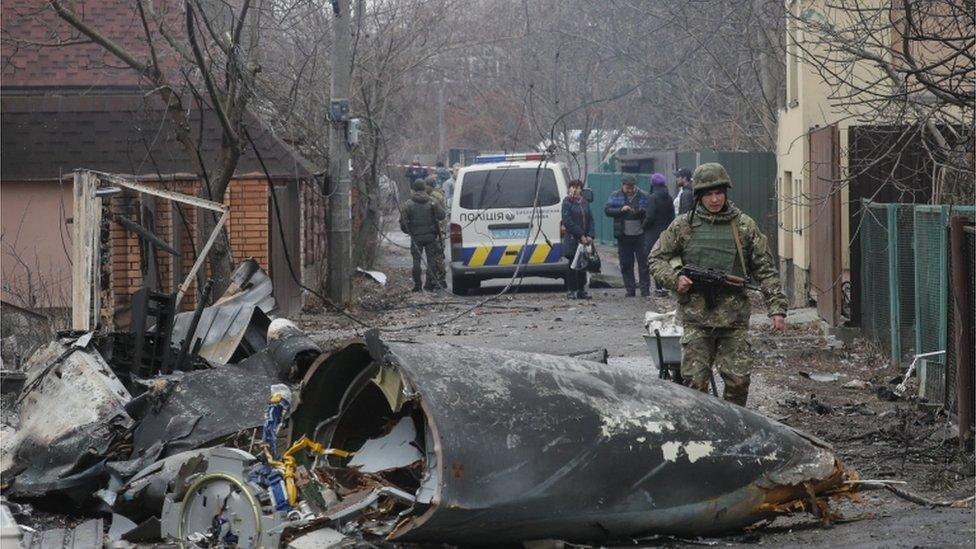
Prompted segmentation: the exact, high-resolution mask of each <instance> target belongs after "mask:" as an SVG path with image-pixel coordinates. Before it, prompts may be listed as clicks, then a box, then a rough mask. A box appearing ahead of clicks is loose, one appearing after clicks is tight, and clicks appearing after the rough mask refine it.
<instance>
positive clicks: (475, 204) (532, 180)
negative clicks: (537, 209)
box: [460, 168, 559, 210]
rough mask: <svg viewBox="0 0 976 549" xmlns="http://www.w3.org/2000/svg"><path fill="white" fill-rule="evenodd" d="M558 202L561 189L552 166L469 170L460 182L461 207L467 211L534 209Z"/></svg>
mask: <svg viewBox="0 0 976 549" xmlns="http://www.w3.org/2000/svg"><path fill="white" fill-rule="evenodd" d="M537 177H538V180H539V194H538V196H539V200H538V205H539V206H553V205H555V204H559V189H558V188H557V187H556V177H555V175H554V173H553V171H552V170H551V169H548V168H543V169H536V168H510V169H498V170H485V171H477V172H468V173H466V174H464V179H463V180H462V181H461V201H460V203H461V207H462V208H465V209H468V210H485V209H492V208H531V207H532V206H534V205H535V204H536V178H537Z"/></svg>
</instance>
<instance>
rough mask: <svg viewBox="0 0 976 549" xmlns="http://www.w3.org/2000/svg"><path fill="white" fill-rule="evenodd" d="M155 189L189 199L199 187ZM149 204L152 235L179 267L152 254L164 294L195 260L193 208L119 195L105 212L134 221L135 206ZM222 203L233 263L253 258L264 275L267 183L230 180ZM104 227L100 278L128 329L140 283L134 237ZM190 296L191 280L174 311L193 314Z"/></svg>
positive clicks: (136, 216)
mask: <svg viewBox="0 0 976 549" xmlns="http://www.w3.org/2000/svg"><path fill="white" fill-rule="evenodd" d="M159 185H160V186H161V187H162V188H165V189H168V190H172V191H177V192H181V193H184V194H191V195H195V194H196V192H197V191H198V190H199V188H200V183H199V182H196V181H176V182H172V181H168V182H166V183H165V184H159ZM150 202H151V203H152V212H153V215H154V221H155V227H156V231H155V232H156V236H158V237H159V238H161V239H163V240H165V241H166V242H167V243H169V244H170V245H171V246H173V247H174V248H178V249H179V250H180V254H181V257H180V258H179V259H178V261H179V264H176V261H177V260H176V258H174V257H173V256H172V255H170V254H168V253H166V252H159V253H158V262H159V273H160V282H161V286H162V289H163V291H165V292H175V291H176V290H177V289H178V288H179V285H180V284H181V283H182V282H183V278H184V277H186V274H187V273H189V272H190V269H191V268H192V267H193V262H194V261H195V259H196V257H195V255H194V253H193V251H194V249H197V250H198V249H200V247H201V246H202V245H203V242H201V241H200V239H199V238H198V235H197V233H196V231H197V228H196V223H197V218H198V212H197V209H196V208H194V207H192V206H188V205H185V204H181V205H180V206H179V209H178V210H177V206H176V204H175V203H173V202H171V201H169V200H165V199H162V198H156V197H153V198H152V199H151V200H149V199H147V198H144V197H142V196H141V195H140V194H139V193H136V192H134V191H129V190H125V191H124V192H123V193H121V194H118V195H115V196H113V197H112V198H111V199H110V201H109V203H108V206H107V207H106V211H107V212H109V213H111V214H115V215H123V216H125V217H127V218H128V219H131V220H133V221H136V222H139V220H140V215H139V214H140V207H141V205H142V204H148V203H150ZM225 204H227V206H228V207H229V208H230V217H229V219H228V235H229V237H230V241H231V253H232V257H233V260H234V262H235V264H236V263H238V262H240V261H242V260H243V259H245V258H247V257H253V258H254V259H255V260H256V261H257V262H258V264H260V265H261V267H262V268H263V269H265V270H266V271H268V272H270V269H269V258H270V255H269V252H270V249H269V246H268V242H269V239H268V187H267V184H266V183H265V181H264V180H253V179H249V180H235V181H232V182H231V183H230V186H229V187H228V189H227V194H226V195H225ZM180 214H182V215H180ZM184 219H185V224H184ZM110 227H111V228H110V242H111V255H110V257H111V260H110V262H109V264H108V265H106V271H107V272H106V273H105V274H107V275H108V276H109V277H110V278H111V280H112V284H111V290H110V298H109V299H110V300H111V302H112V305H113V308H114V313H115V316H116V320H117V324H118V325H119V326H120V327H124V326H126V325H127V324H128V315H127V314H126V313H127V311H128V308H129V305H130V303H131V301H132V294H133V293H135V292H136V291H137V290H139V288H141V287H142V284H143V277H142V268H141V265H140V250H139V237H138V236H137V235H136V234H135V233H133V232H131V231H129V230H127V229H126V228H124V227H123V226H122V225H121V224H119V223H117V222H115V221H114V220H113V221H112V222H111V224H110ZM187 228H189V234H188V232H187V230H186V229H187ZM177 231H178V232H179V233H180V234H179V235H177ZM177 236H179V240H180V243H179V245H178V246H177V245H176V244H175V243H176V241H177ZM203 269H204V270H205V272H207V273H209V265H208V264H207V263H204V267H203ZM195 296H196V282H195V281H194V282H193V283H191V285H190V289H189V290H188V291H187V294H186V296H184V298H183V302H182V304H181V307H180V308H181V309H182V310H191V309H193V307H194V306H195V305H196V297H195Z"/></svg>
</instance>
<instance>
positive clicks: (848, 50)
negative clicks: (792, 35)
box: [790, 0, 976, 204]
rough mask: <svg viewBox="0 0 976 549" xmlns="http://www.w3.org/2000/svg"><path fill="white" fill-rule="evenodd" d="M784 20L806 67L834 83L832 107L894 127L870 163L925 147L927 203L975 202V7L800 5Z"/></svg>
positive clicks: (906, 0)
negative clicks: (790, 24)
mask: <svg viewBox="0 0 976 549" xmlns="http://www.w3.org/2000/svg"><path fill="white" fill-rule="evenodd" d="M790 16H791V17H792V20H793V21H795V23H796V25H797V27H798V29H801V30H802V31H803V32H802V38H800V37H799V36H798V37H797V38H796V42H795V43H796V45H797V47H798V48H799V50H800V51H801V52H802V56H803V59H804V62H805V63H807V64H809V65H811V66H812V67H813V68H814V70H816V71H817V73H818V74H819V75H820V77H821V78H822V79H823V80H824V81H825V82H828V83H830V86H829V87H830V93H829V95H828V101H829V102H830V104H831V107H833V108H834V109H836V110H837V111H839V112H841V113H842V116H843V117H846V118H847V119H848V120H850V121H852V122H856V123H862V124H870V125H879V126H880V125H887V126H888V127H889V128H890V131H891V133H892V135H891V138H890V139H888V140H886V142H885V144H883V146H882V147H880V148H879V149H878V150H877V151H876V152H875V153H874V156H875V157H877V158H881V157H889V158H890V157H892V156H894V155H901V154H903V153H905V147H909V146H911V147H923V148H924V150H925V154H926V156H927V161H926V162H924V163H923V168H922V169H923V170H924V171H925V172H928V173H921V174H919V175H920V176H921V177H924V178H925V180H931V181H932V189H931V190H932V192H931V195H932V201H933V202H935V203H962V204H972V203H973V200H974V190H973V189H974V178H973V169H974V166H973V150H974V135H973V124H974V103H973V101H974V100H973V97H974V96H973V94H974V91H976V85H974V82H976V80H974V78H976V64H974V51H976V50H974V48H976V30H974V29H976V26H974V23H976V4H974V2H973V1H972V0H940V1H935V0H902V1H899V2H877V1H868V0H834V1H832V2H828V3H826V4H824V5H823V6H822V7H820V8H815V7H813V6H804V5H802V4H798V5H797V6H796V8H795V10H794V11H792V12H791V13H790ZM868 160H869V162H867V164H870V159H868ZM855 175H857V174H856V173H854V174H849V176H848V177H853V176H855ZM891 182H892V184H895V185H898V184H899V182H898V180H897V179H896V178H891ZM907 190H911V189H907Z"/></svg>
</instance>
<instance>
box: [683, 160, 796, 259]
mask: <svg viewBox="0 0 976 549" xmlns="http://www.w3.org/2000/svg"><path fill="white" fill-rule="evenodd" d="M675 158H676V160H677V167H679V168H688V169H689V170H692V171H694V170H695V168H697V167H698V166H699V165H701V164H704V163H705V162H718V163H720V164H722V166H723V167H725V170H726V171H727V172H729V177H730V178H732V190H731V191H729V200H731V201H732V202H734V203H735V205H736V206H737V207H738V208H739V209H740V210H742V211H743V212H745V213H746V214H747V215H748V216H749V217H751V218H753V219H755V220H756V223H758V224H759V228H760V229H761V230H762V232H763V234H765V235H766V238H767V240H768V242H769V250H770V251H771V252H773V256H775V257H779V255H778V254H779V250H778V246H777V238H776V230H777V223H778V219H777V215H776V212H777V209H776V155H775V154H773V153H770V152H731V151H710V150H704V151H697V152H696V151H692V152H687V151H686V152H679V153H677V156H676V157H675Z"/></svg>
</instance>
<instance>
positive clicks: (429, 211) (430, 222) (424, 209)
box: [400, 179, 445, 292]
mask: <svg viewBox="0 0 976 549" xmlns="http://www.w3.org/2000/svg"><path fill="white" fill-rule="evenodd" d="M425 187H426V184H425V182H424V180H423V179H418V180H416V181H414V182H413V193H411V195H410V198H409V199H407V201H406V202H404V203H403V207H401V208H400V230H401V231H403V232H405V233H407V234H408V235H410V255H411V256H412V257H413V272H412V273H411V274H412V275H413V290H412V291H414V292H419V291H420V290H421V287H422V286H421V282H422V281H421V274H422V273H421V265H420V263H421V258H422V257H426V258H427V284H426V285H424V286H423V287H424V288H426V289H427V290H432V289H434V288H436V287H443V282H444V272H443V268H444V245H443V243H442V239H441V226H440V223H441V221H442V220H443V219H444V217H445V212H444V206H443V205H441V203H440V202H439V201H437V200H432V199H431V197H430V196H428V195H427V191H426V190H425ZM438 260H439V261H438Z"/></svg>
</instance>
